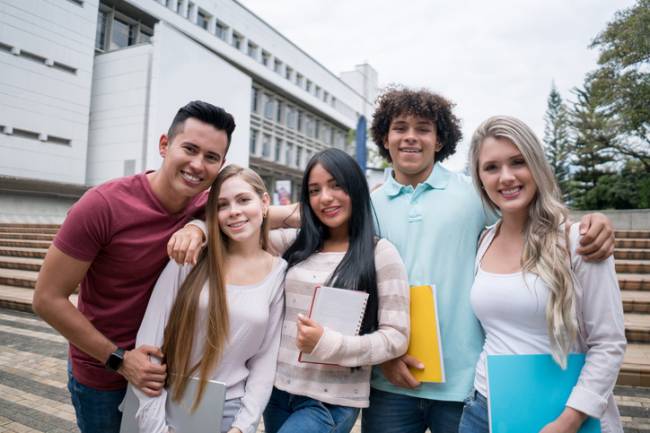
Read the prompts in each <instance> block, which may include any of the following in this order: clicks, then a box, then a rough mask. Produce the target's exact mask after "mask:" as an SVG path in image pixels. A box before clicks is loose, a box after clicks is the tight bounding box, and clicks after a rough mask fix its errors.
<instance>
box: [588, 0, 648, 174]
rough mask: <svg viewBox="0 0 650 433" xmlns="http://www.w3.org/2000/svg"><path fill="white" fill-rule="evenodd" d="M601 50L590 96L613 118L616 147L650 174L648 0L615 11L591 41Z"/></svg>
mask: <svg viewBox="0 0 650 433" xmlns="http://www.w3.org/2000/svg"><path fill="white" fill-rule="evenodd" d="M591 46H592V47H594V48H597V49H599V50H600V55H599V59H598V65H599V66H598V69H596V70H595V71H594V72H593V73H591V74H590V76H589V80H590V81H591V82H592V94H593V96H594V97H595V98H596V99H597V102H598V104H599V105H600V106H602V107H603V108H604V109H605V110H607V111H608V112H609V113H610V114H611V115H612V117H613V119H614V122H613V127H614V128H616V132H617V135H618V136H619V140H616V142H614V143H612V144H613V146H614V147H613V149H614V150H615V151H616V152H618V153H621V154H623V155H626V156H628V157H630V158H633V159H636V160H638V161H639V163H640V164H641V166H642V167H643V170H645V171H646V172H647V173H650V0H638V1H637V3H636V4H635V5H634V6H633V7H631V8H628V9H624V10H621V11H619V12H617V13H616V15H615V16H614V20H613V21H611V22H610V23H609V24H608V25H607V27H606V28H605V30H603V31H602V32H601V33H600V34H599V35H598V36H597V37H596V38H595V39H594V41H593V43H592V45H591Z"/></svg>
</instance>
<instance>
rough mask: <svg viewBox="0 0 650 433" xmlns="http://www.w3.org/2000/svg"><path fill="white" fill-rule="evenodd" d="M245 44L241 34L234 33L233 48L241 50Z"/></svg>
mask: <svg viewBox="0 0 650 433" xmlns="http://www.w3.org/2000/svg"><path fill="white" fill-rule="evenodd" d="M243 42H244V37H243V36H242V35H240V34H239V33H235V32H233V33H232V46H233V47H235V48H237V49H238V50H241V45H242V43H243Z"/></svg>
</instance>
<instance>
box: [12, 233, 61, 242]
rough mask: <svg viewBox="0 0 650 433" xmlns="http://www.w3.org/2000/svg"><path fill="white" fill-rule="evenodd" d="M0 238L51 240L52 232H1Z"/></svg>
mask: <svg viewBox="0 0 650 433" xmlns="http://www.w3.org/2000/svg"><path fill="white" fill-rule="evenodd" d="M0 236H2V239H23V240H27V241H52V240H54V236H55V235H54V234H51V233H31V232H30V233H1V234H0Z"/></svg>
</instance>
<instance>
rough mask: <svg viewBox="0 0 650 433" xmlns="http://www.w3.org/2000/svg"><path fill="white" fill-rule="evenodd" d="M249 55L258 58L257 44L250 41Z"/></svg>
mask: <svg viewBox="0 0 650 433" xmlns="http://www.w3.org/2000/svg"><path fill="white" fill-rule="evenodd" d="M247 51H248V56H249V57H252V58H254V59H257V45H255V44H254V43H253V42H250V41H248V49H247Z"/></svg>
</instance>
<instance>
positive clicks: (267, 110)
mask: <svg viewBox="0 0 650 433" xmlns="http://www.w3.org/2000/svg"><path fill="white" fill-rule="evenodd" d="M274 112H275V98H274V97H273V96H271V95H269V94H267V93H265V94H264V117H266V118H267V119H273V115H274V114H275V113H274Z"/></svg>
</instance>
